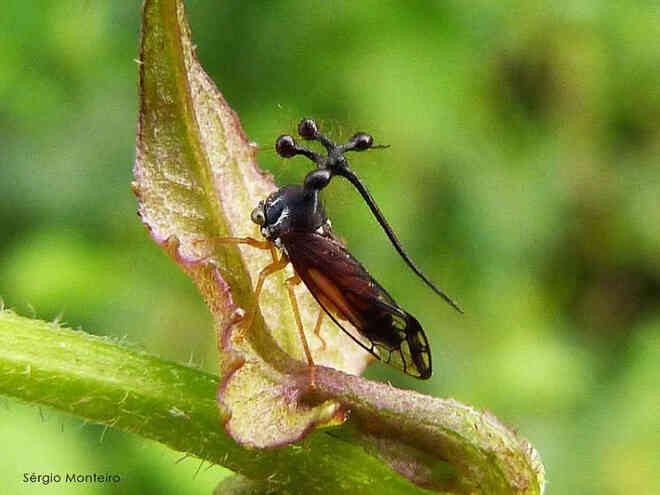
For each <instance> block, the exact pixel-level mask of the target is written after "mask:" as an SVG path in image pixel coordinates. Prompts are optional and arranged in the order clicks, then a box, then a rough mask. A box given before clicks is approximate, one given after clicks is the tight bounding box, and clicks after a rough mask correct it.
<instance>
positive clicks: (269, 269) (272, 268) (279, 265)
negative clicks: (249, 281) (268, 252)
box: [243, 255, 289, 331]
mask: <svg viewBox="0 0 660 495" xmlns="http://www.w3.org/2000/svg"><path fill="white" fill-rule="evenodd" d="M288 264H289V258H287V257H286V255H282V257H281V258H280V259H279V260H273V262H272V263H271V264H269V265H266V266H265V267H264V268H262V270H261V271H260V272H259V279H258V280H257V285H256V286H255V288H254V295H253V296H252V302H251V303H250V308H249V309H248V311H247V313H246V319H245V323H244V324H243V328H245V331H247V330H249V329H250V327H251V326H252V322H253V321H254V315H255V314H256V313H257V306H258V305H259V295H260V294H261V289H263V287H264V282H265V281H266V278H267V277H268V276H269V275H272V274H273V273H275V272H279V271H280V270H282V269H284V267H286V265H288Z"/></svg>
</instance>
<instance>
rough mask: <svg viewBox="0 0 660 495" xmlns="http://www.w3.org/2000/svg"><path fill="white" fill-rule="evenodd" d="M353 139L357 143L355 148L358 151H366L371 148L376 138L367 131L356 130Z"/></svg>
mask: <svg viewBox="0 0 660 495" xmlns="http://www.w3.org/2000/svg"><path fill="white" fill-rule="evenodd" d="M351 141H352V142H353V143H355V144H354V146H355V148H354V149H355V150H357V151H364V150H366V149H368V148H371V146H372V145H373V144H374V138H373V137H372V136H371V134H367V133H366V132H356V133H355V134H353V138H352V139H351Z"/></svg>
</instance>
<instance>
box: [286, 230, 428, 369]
mask: <svg viewBox="0 0 660 495" xmlns="http://www.w3.org/2000/svg"><path fill="white" fill-rule="evenodd" d="M283 242H284V245H285V247H286V249H287V253H288V255H289V258H290V260H291V263H292V264H293V267H294V268H295V270H296V272H297V273H298V275H299V276H300V278H301V279H302V280H303V281H304V282H305V285H306V286H307V288H308V289H309V290H310V292H311V293H312V295H313V296H314V298H315V299H316V301H317V302H318V303H319V305H320V306H321V307H322V308H323V310H324V311H325V312H326V313H327V314H328V316H330V318H331V319H332V321H334V322H335V324H336V325H337V326H338V327H339V328H341V329H342V330H343V331H344V332H345V333H346V334H347V335H348V336H349V337H351V339H353V341H355V342H356V343H357V344H358V345H359V346H360V347H362V348H363V349H365V350H366V351H367V352H369V353H371V354H372V355H373V356H375V357H376V358H378V359H379V360H381V361H383V362H385V363H387V364H389V365H391V366H394V367H395V368H398V369H400V370H401V371H403V372H404V373H406V374H409V375H411V376H414V377H417V378H422V379H425V378H428V377H429V376H430V375H431V354H430V349H429V345H428V341H427V339H426V335H425V334H424V331H423V329H422V327H421V326H420V324H419V322H418V321H417V320H416V319H415V318H414V317H413V316H412V315H411V314H410V313H408V312H406V311H404V310H403V309H401V308H400V307H399V306H398V305H397V304H396V302H395V301H394V300H393V299H392V297H391V296H390V295H389V294H388V293H387V292H386V291H385V289H383V288H382V287H381V286H380V285H379V284H378V283H377V282H376V281H375V280H374V279H373V278H372V277H371V276H370V275H369V273H368V272H367V271H366V270H365V269H364V267H362V265H361V264H360V263H359V262H358V261H357V260H356V259H355V257H353V256H352V255H351V254H350V253H349V252H348V251H347V250H346V249H345V248H344V247H343V246H342V245H341V244H340V243H339V242H338V241H337V240H336V239H334V238H333V237H331V236H324V235H321V234H317V233H305V232H293V233H291V234H289V235H287V237H286V238H285V239H283ZM339 319H345V320H348V321H349V322H350V323H351V324H352V325H353V326H354V327H355V328H356V330H357V331H358V332H359V334H360V335H361V336H363V337H364V338H366V339H368V340H369V342H370V343H371V347H369V346H368V345H365V344H364V343H363V342H361V341H360V340H359V339H358V338H357V337H356V336H355V335H353V334H352V333H351V332H350V331H348V330H347V329H346V328H345V327H344V326H343V325H342V324H341V323H340V322H339Z"/></svg>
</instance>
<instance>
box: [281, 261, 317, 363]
mask: <svg viewBox="0 0 660 495" xmlns="http://www.w3.org/2000/svg"><path fill="white" fill-rule="evenodd" d="M300 282H301V280H300V277H299V276H298V274H297V273H296V274H295V275H294V276H293V277H290V278H287V279H286V289H287V291H288V292H289V300H290V301H291V308H292V309H293V316H294V317H295V319H296V326H297V327H298V333H299V334H300V342H302V346H303V350H304V351H305V357H306V358H307V364H309V365H310V366H314V361H313V360H312V353H311V352H310V350H309V344H307V338H306V337H305V331H304V329H303V324H302V319H301V318H300V310H299V309H298V300H297V299H296V293H295V292H294V291H293V288H294V287H295V286H296V285H298V284H299V283H300Z"/></svg>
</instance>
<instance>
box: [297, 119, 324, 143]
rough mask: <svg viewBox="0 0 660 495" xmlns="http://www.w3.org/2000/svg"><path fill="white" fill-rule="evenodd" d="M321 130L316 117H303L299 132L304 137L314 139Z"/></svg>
mask: <svg viewBox="0 0 660 495" xmlns="http://www.w3.org/2000/svg"><path fill="white" fill-rule="evenodd" d="M318 132H319V126H318V125H316V121H315V120H314V119H302V120H301V121H300V124H298V134H300V137H301V138H303V139H314V138H315V137H316V135H317V134H318Z"/></svg>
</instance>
